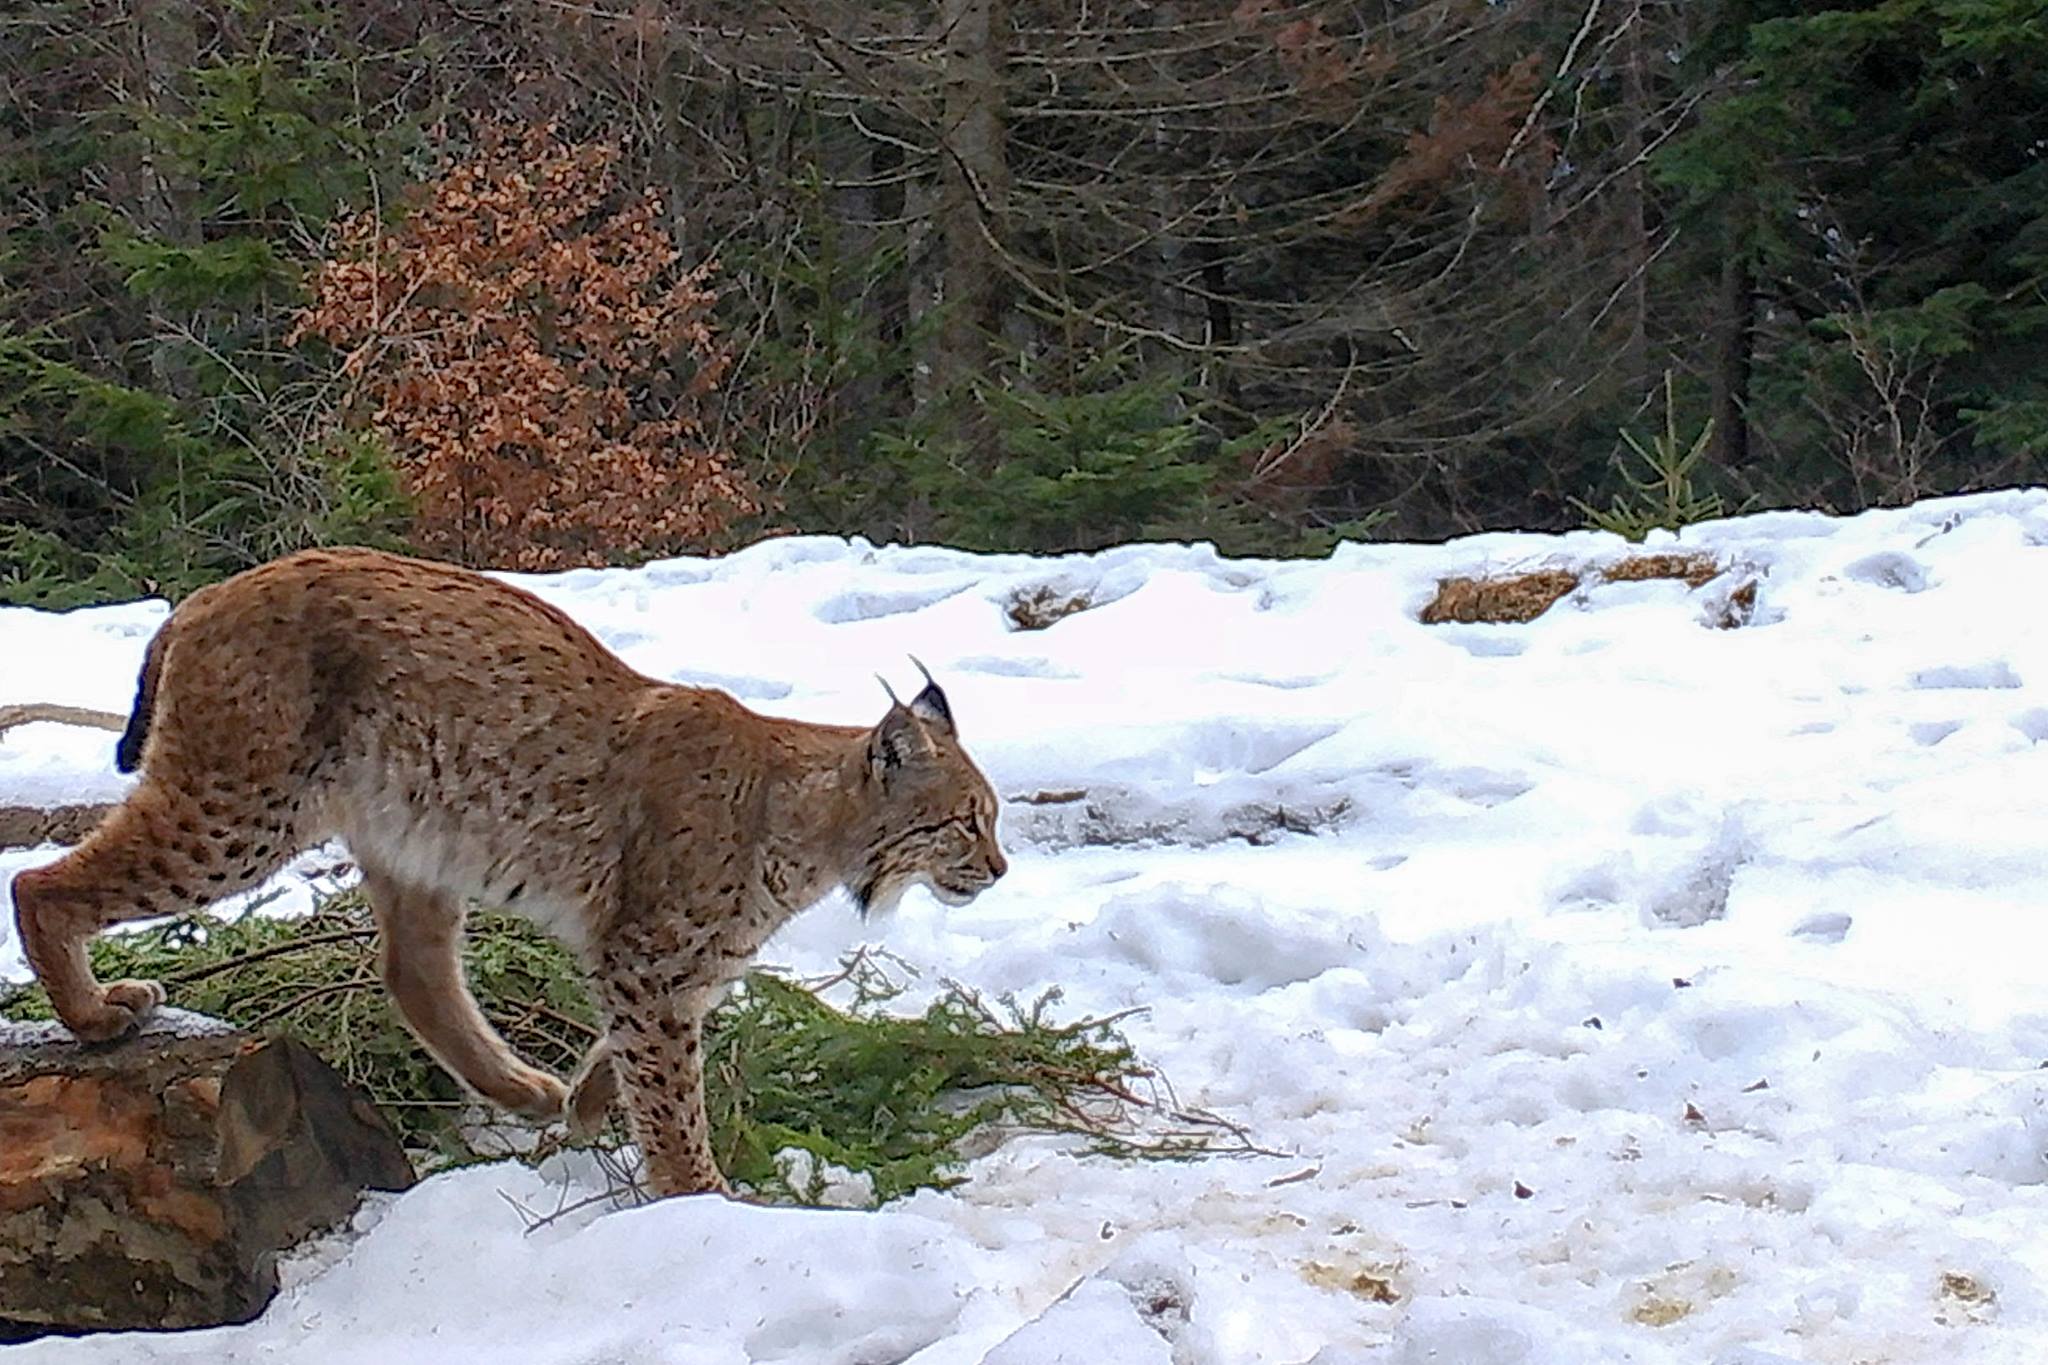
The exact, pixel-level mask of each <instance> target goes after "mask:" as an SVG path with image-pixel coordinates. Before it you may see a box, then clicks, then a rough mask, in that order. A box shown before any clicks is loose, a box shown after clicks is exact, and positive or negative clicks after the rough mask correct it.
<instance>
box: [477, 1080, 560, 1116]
mask: <svg viewBox="0 0 2048 1365" xmlns="http://www.w3.org/2000/svg"><path fill="white" fill-rule="evenodd" d="M492 1098H494V1099H496V1100H497V1101H498V1103H500V1104H502V1105H504V1106H505V1108H507V1109H509V1110H511V1111H512V1112H513V1113H515V1114H518V1115H519V1116H521V1117H522V1118H529V1119H539V1120H542V1121H543V1122H550V1123H551V1122H554V1121H556V1120H558V1119H560V1118H561V1117H562V1110H563V1109H564V1108H565V1107H566V1106H567V1105H568V1103H569V1087H568V1086H566V1085H564V1084H562V1082H560V1081H559V1080H556V1079H555V1078H554V1077H553V1076H550V1075H548V1073H547V1072H545V1071H531V1070H530V1071H528V1072H527V1073H526V1074H525V1075H522V1076H519V1077H517V1078H515V1079H514V1080H513V1081H512V1082H511V1083H510V1084H509V1085H507V1086H506V1087H505V1093H504V1094H502V1095H496V1096H493V1097H492Z"/></svg>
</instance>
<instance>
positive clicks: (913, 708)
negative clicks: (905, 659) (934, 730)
mask: <svg viewBox="0 0 2048 1365" xmlns="http://www.w3.org/2000/svg"><path fill="white" fill-rule="evenodd" d="M910 662H912V663H914V664H917V671H918V672H920V673H922V674H924V691H922V692H920V693H918V694H917V695H916V696H915V697H913V698H912V699H911V702H910V714H911V715H913V716H916V717H917V718H918V719H919V720H921V721H923V722H924V723H925V724H927V725H935V726H938V727H939V728H940V729H942V730H944V731H945V732H946V733H947V734H949V735H950V734H952V733H953V706H952V703H950V702H948V701H947V700H946V694H945V691H944V690H943V689H942V688H940V686H939V681H938V679H937V678H934V677H933V676H932V671H931V670H930V669H929V668H926V667H925V666H924V664H923V663H922V662H920V661H919V659H918V657H917V656H916V655H915V654H913V655H911V656H910Z"/></svg>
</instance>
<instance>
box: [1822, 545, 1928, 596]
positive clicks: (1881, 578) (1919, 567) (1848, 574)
mask: <svg viewBox="0 0 2048 1365" xmlns="http://www.w3.org/2000/svg"><path fill="white" fill-rule="evenodd" d="M1842 577H1844V578H1849V579H1854V580H1855V581H1856V582H1858V583H1868V584H1870V585H1871V586H1872V587H1878V588H1890V589H1892V590H1893V591H1895V592H1906V593H1914V592H1925V591H1926V590H1927V585H1928V582H1929V580H1928V577H1927V568H1926V566H1925V565H1923V564H1922V563H1921V562H1920V561H1919V560H1917V559H1915V558H1913V556H1911V555H1908V554H1901V553H1899V552H1898V551H1897V550H1880V551H1878V552H1877V553H1876V554H1874V555H1865V556H1863V558H1861V559H1859V560H1856V561H1855V562H1854V563H1852V564H1847V565H1844V566H1843V568H1842Z"/></svg>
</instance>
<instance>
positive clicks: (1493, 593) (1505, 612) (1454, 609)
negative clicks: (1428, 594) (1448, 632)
mask: <svg viewBox="0 0 2048 1365" xmlns="http://www.w3.org/2000/svg"><path fill="white" fill-rule="evenodd" d="M1578 586H1579V575H1578V574H1576V573H1573V572H1571V571H1570V570H1568V569H1531V570H1529V571H1528V572H1526V573H1514V574H1497V575H1491V576H1487V577H1478V578H1465V577H1458V578H1446V579H1443V580H1442V581H1440V582H1439V583H1438V584H1437V585H1436V596H1435V597H1434V598H1432V599H1430V603H1429V605H1428V606H1426V607H1424V608H1423V609H1422V624H1424V625H1426V626H1435V625H1443V624H1445V623H1446V622H1452V621H1455V622H1458V623H1460V624H1465V625H1474V624H1478V623H1481V622H1492V623H1500V622H1512V621H1533V620H1535V619H1536V618H1537V617H1539V616H1541V615H1542V614H1543V613H1544V612H1546V611H1549V610H1550V608H1551V606H1552V604H1554V603H1555V602H1556V601H1557V600H1558V599H1559V598H1560V597H1563V596H1564V595H1565V594H1566V593H1568V592H1570V591H1572V589H1574V588H1576V587H1578Z"/></svg>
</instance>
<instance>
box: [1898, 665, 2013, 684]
mask: <svg viewBox="0 0 2048 1365" xmlns="http://www.w3.org/2000/svg"><path fill="white" fill-rule="evenodd" d="M1911 685H1912V686H1914V687H1918V688H1925V689H1929V690H1932V689H1936V688H1957V689H1959V690H1965V691H1979V690H2002V689H2006V690H2009V689H2011V688H2015V687H2018V686H2020V675H2019V674H2017V673H2015V672H2013V669H2012V665H2011V664H2009V663H2007V662H2006V661H2005V660H2003V659H1990V660H1987V661H1986V662H1984V663H1980V664H1943V665H1940V666H1939V667H1935V668H1923V669H1921V670H1920V671H1919V672H1917V673H1915V674H1914V675H1913V677H1912V680H1911Z"/></svg>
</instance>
